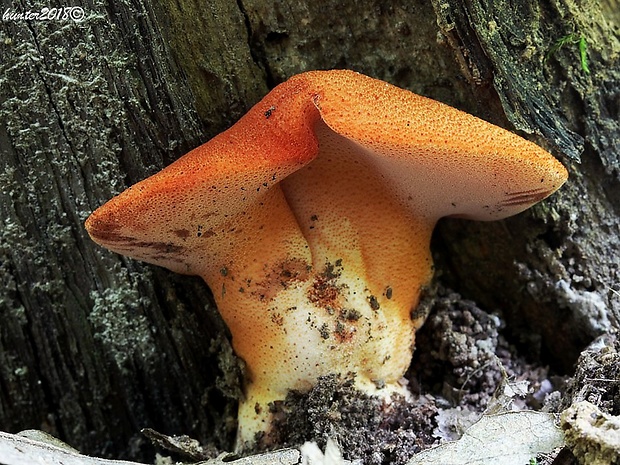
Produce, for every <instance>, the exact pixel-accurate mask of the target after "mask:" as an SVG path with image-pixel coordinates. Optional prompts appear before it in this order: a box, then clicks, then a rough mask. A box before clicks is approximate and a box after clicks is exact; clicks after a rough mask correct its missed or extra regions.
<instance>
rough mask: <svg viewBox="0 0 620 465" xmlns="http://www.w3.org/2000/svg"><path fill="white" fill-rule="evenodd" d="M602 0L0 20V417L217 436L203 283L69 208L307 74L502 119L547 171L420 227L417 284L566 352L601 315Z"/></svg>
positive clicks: (165, 10)
mask: <svg viewBox="0 0 620 465" xmlns="http://www.w3.org/2000/svg"><path fill="white" fill-rule="evenodd" d="M615 3H616V2H615V1H613V0H608V1H604V0H601V1H600V2H599V3H597V2H590V1H583V2H580V1H575V0H561V1H550V0H549V1H540V2H537V1H523V2H518V4H517V3H515V2H507V1H506V2H504V1H502V2H490V1H483V0H476V1H472V2H467V3H463V2H459V1H456V0H455V1H452V0H446V1H443V0H442V1H439V0H436V1H435V0H433V1H425V0H418V1H416V2H410V1H405V0H392V1H388V2H386V1H379V0H377V1H361V0H360V1H357V0H348V1H345V2H342V1H335V0H328V1H324V2H300V1H295V0H291V1H288V2H279V1H275V0H274V1H264V0H252V1H249V0H241V1H238V2H230V1H226V0H213V1H209V2H192V1H190V2H151V1H149V0H128V1H126V2H120V1H113V0H93V1H83V0H82V1H75V2H72V3H71V6H80V7H82V8H83V10H84V13H85V16H84V19H83V20H82V21H79V22H74V21H71V20H65V21H61V20H48V21H23V20H18V19H15V20H10V19H9V20H7V21H1V22H0V156H1V158H0V216H1V218H2V222H3V229H2V232H1V235H0V321H1V324H0V430H5V431H9V432H16V431H19V430H21V429H24V428H38V429H44V430H48V431H50V432H51V433H52V434H54V435H55V436H58V437H60V438H61V439H63V440H65V441H67V442H68V443H70V444H71V445H72V446H74V447H77V448H79V449H80V450H81V451H83V452H86V453H92V454H97V455H103V456H106V455H112V456H114V457H118V458H132V459H145V458H147V459H148V457H150V455H149V450H148V446H147V444H146V441H145V440H144V439H143V438H142V436H141V435H140V433H139V431H140V429H141V428H144V427H152V428H154V429H156V430H160V431H162V432H164V433H167V434H188V435H190V436H194V437H196V438H198V439H201V440H204V441H210V442H212V443H213V444H214V445H216V446H218V447H230V445H231V438H232V434H233V432H234V412H235V401H234V396H235V395H236V389H238V384H236V383H237V378H238V373H239V371H238V368H237V367H236V365H235V363H234V362H233V361H231V360H232V358H231V356H230V347H229V345H228V344H227V343H226V340H225V339H224V338H222V337H221V336H222V335H224V334H225V333H226V331H225V328H224V325H223V324H222V322H221V320H220V319H219V318H218V316H217V313H216V311H215V309H214V308H213V306H212V304H211V301H210V297H209V291H208V290H207V289H206V287H205V286H204V284H203V283H202V282H201V281H200V280H198V279H194V278H187V277H182V276H176V275H173V274H172V273H169V272H167V271H165V270H161V269H157V268H154V267H150V266H147V265H144V264H141V263H137V262H134V261H131V260H128V259H124V258H122V257H119V256H117V255H114V254H112V253H109V252H106V251H105V250H102V249H100V248H98V247H96V246H95V245H94V244H93V243H92V242H91V241H90V240H89V239H88V237H87V235H86V233H85V231H84V229H83V222H84V220H85V218H86V217H87V216H88V214H89V213H90V212H91V211H92V210H93V209H94V208H96V207H97V206H99V205H100V204H101V203H103V202H104V201H105V200H107V199H108V198H110V197H111V196H112V195H114V194H116V193H118V192H120V191H122V190H123V189H124V188H125V187H127V186H128V185H131V184H132V183H134V182H136V181H138V180H140V179H143V178H144V177H146V176H148V175H150V174H152V173H154V172H156V171H157V170H159V169H160V168H162V167H163V166H165V165H167V164H168V163H170V162H171V161H172V160H174V159H176V158H177V157H179V156H181V155H182V154H183V153H185V152H187V151H188V150H189V149H191V148H193V147H195V146H197V145H198V144H200V143H201V142H204V141H205V140H207V139H209V138H210V137H211V136H213V135H215V134H216V133H218V132H220V131H221V130H223V129H225V128H226V127H228V126H229V125H230V124H232V123H233V122H234V121H235V120H236V119H237V118H238V117H239V116H241V115H242V114H243V113H244V112H245V111H246V110H247V109H248V108H249V107H250V106H251V105H252V104H254V103H255V102H256V101H258V100H259V99H260V98H261V97H262V96H263V95H264V94H265V93H266V92H267V90H268V89H269V88H270V87H272V86H273V85H275V84H277V83H278V82H280V81H282V80H283V79H285V78H287V77H288V76H290V75H292V74H296V73H299V72H302V71H306V70H310V69H328V68H340V67H346V68H351V69H355V70H357V71H360V72H364V73H366V74H369V75H371V76H374V77H377V78H381V79H384V80H387V81H390V82H392V83H394V84H396V85H399V86H401V87H406V88H409V89H411V90H413V91H415V92H418V93H420V94H423V95H427V96H429V97H433V98H436V99H439V100H442V101H444V102H446V103H449V104H452V105H454V106H457V107H459V108H462V109H464V110H466V111H470V112H472V113H474V114H477V115H479V116H481V117H483V118H484V119H487V120H489V121H491V122H494V123H498V124H500V125H504V126H507V127H509V128H515V127H516V128H517V129H519V130H522V131H524V132H526V133H532V137H533V138H534V139H535V140H536V141H537V142H539V143H541V144H543V145H545V146H547V147H549V148H550V149H551V150H552V151H553V153H554V154H556V155H557V156H558V157H559V158H560V159H561V160H562V161H563V162H565V163H566V164H567V165H568V166H569V169H570V172H571V179H570V181H569V183H568V184H567V185H566V186H565V187H564V188H563V189H562V190H561V191H560V192H559V193H558V194H557V195H555V196H554V197H553V198H551V199H550V200H549V201H547V202H545V203H544V205H541V206H538V207H536V208H535V209H534V210H533V211H531V212H528V213H526V214H524V215H521V216H519V217H518V218H514V219H509V220H507V221H504V222H500V223H489V224H482V223H467V222H462V221H459V222H457V221H455V220H451V221H445V222H443V223H442V224H441V225H440V228H439V231H438V234H437V235H436V238H435V243H434V247H435V249H434V250H435V257H436V261H437V269H438V270H439V272H440V274H441V276H440V277H439V279H441V280H442V281H443V282H444V283H445V284H446V285H449V286H451V287H452V288H454V289H456V290H458V291H459V292H461V293H462V294H463V295H464V296H465V297H467V298H469V299H472V300H476V301H477V302H479V303H480V304H481V305H482V306H485V307H486V308H488V309H489V310H493V309H501V310H502V311H504V312H505V314H506V315H507V319H508V321H509V325H510V328H511V332H512V333H513V336H514V337H515V340H516V341H521V342H522V343H523V344H524V347H527V348H528V349H529V350H530V351H531V355H532V356H535V357H536V356H537V357H542V358H543V360H545V361H546V362H548V363H550V364H551V366H552V367H555V368H557V369H563V370H566V369H569V368H570V366H571V364H572V363H573V362H574V360H575V358H576V355H577V354H578V352H579V350H580V349H581V348H582V347H583V345H584V344H586V343H587V342H588V341H589V340H591V339H592V338H593V337H594V336H595V335H597V334H599V333H601V332H604V331H608V330H610V329H611V328H612V327H617V326H618V315H619V312H620V297H619V296H618V294H617V291H618V290H619V289H620V285H619V283H620V270H619V268H620V266H619V265H620V263H619V258H618V253H617V251H618V250H620V239H619V238H620V231H619V225H618V215H619V214H620V211H619V208H620V181H619V179H620V167H619V157H620V146H619V144H620V142H619V141H620V127H619V121H620V118H619V115H618V112H619V108H620V102H619V95H620V84H619V82H620V65H619V58H618V55H619V53H620V44H619V42H618V26H619V24H620V19H619V16H618V15H619V14H620V13H619V10H618V9H617V5H615ZM46 6H50V5H48V4H47V3H46V2H39V1H29V0H26V1H24V2H20V3H19V6H16V7H14V8H13V7H11V9H12V10H13V11H15V12H18V13H19V12H23V11H27V10H30V11H40V10H41V8H42V7H46ZM0 13H4V11H2V12H0ZM571 33H578V34H582V35H583V36H584V37H585V38H586V40H587V43H588V57H589V67H590V71H591V72H590V74H586V73H584V72H583V70H582V69H581V66H580V61H579V52H578V49H577V45H575V44H570V45H566V46H564V47H563V48H561V49H560V50H558V51H557V52H556V53H554V54H553V55H552V56H551V57H549V59H548V60H546V61H545V60H544V58H545V56H546V55H547V54H548V51H549V50H550V48H551V47H552V46H553V44H554V43H556V41H557V40H559V39H560V38H562V37H565V36H567V35H568V34H571ZM578 158H581V163H580V164H578V163H577V162H576V160H577V159H578ZM614 291H615V292H614Z"/></svg>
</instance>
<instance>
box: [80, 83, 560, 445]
mask: <svg viewBox="0 0 620 465" xmlns="http://www.w3.org/2000/svg"><path fill="white" fill-rule="evenodd" d="M566 179H567V172H566V170H565V169H564V167H563V166H562V165H561V164H560V163H559V162H558V161H557V160H555V159H554V158H553V157H552V156H551V155H549V154H548V153H547V152H545V151H544V150H543V149H541V148H539V147H538V146H536V145H535V144H533V143H531V142H528V141H526V140H524V139H522V138H520V137H518V136H516V135H514V134H512V133H510V132H508V131H505V130H503V129H501V128H498V127H496V126H493V125H491V124H489V123H486V122H484V121H482V120H480V119H477V118H475V117H473V116H471V115H468V114H466V113H463V112H460V111H458V110H456V109H453V108H451V107H448V106H446V105H443V104H441V103H438V102H435V101H433V100H429V99H426V98H424V97H420V96H418V95H415V94H413V93H411V92H408V91H406V90H402V89H399V88H396V87H394V86H392V85H389V84H387V83H385V82H381V81H377V80H375V79H372V78H369V77H366V76H363V75H360V74H357V73H354V72H351V71H317V72H309V73H304V74H300V75H297V76H295V77H293V78H291V79H290V80H289V81H287V82H285V83H283V84H281V85H279V86H278V87H276V88H275V89H274V90H273V91H272V92H270V93H269V94H268V95H267V96H266V97H265V98H264V99H263V100H262V101H261V102H259V103H258V104H257V105H256V106H255V107H254V108H252V109H251V110H250V111H249V112H248V113H247V114H246V115H245V116H244V117H243V118H242V119H241V120H240V121H239V122H238V123H237V124H235V125H234V126H233V127H232V128H230V129H229V130H228V131H225V132H224V133H222V134H220V135H219V136H217V137H215V138H214V139H212V140H211V141H209V142H208V143H206V144H204V145H202V146H201V147H198V148H197V149H195V150H193V151H191V152H190V153H188V154H187V155H185V156H183V157H182V158H180V159H179V160H177V161H176V162H175V163H173V164H172V165H170V166H169V167H167V168H166V169H164V170H162V171H161V172H160V173H158V174H156V175H154V176H152V177H150V178H148V179H146V180H144V181H142V182H140V183H138V184H136V185H135V186H133V187H131V188H129V189H127V190H126V191H125V192H123V193H122V194H120V195H119V196H117V197H115V198H114V199H112V200H110V201H109V202H108V203H106V204H105V205H104V206H102V207H100V208H99V209H97V210H96V211H95V212H94V213H93V214H92V215H91V216H90V218H88V220H87V222H86V228H87V229H88V232H89V233H90V235H91V237H92V238H93V240H95V241H96V242H98V243H99V244H101V245H103V246H105V247H107V248H109V249H111V250H113V251H116V252H118V253H121V254H124V255H128V256H130V257H134V258H137V259H141V260H145V261H148V262H150V263H155V264H158V265H161V266H165V267H168V268H170V269H172V270H174V271H177V272H180V273H187V274H197V275H200V276H202V277H203V278H204V279H205V281H206V282H207V283H208V284H209V286H210V287H211V289H212V290H213V293H214V297H215V300H216V302H217V304H218V308H219V310H220V312H221V313H222V316H223V318H224V320H225V321H226V323H227V324H228V326H229V327H230V330H231V333H232V335H233V346H234V348H235V351H236V352H237V354H238V355H239V356H240V357H242V358H243V359H244V360H245V362H246V364H247V367H248V380H247V385H246V398H245V400H244V401H243V402H242V403H241V406H240V414H239V428H240V429H239V441H240V443H241V444H242V443H243V442H244V441H252V438H253V435H254V433H256V432H258V431H267V430H268V429H269V413H268V403H269V402H272V401H276V400H280V399H283V398H284V397H285V396H286V393H287V391H288V390H289V389H306V388H308V387H310V386H311V385H312V384H313V383H314V382H315V380H316V379H317V377H318V376H321V375H326V374H330V373H340V374H344V375H346V374H348V373H350V372H351V373H355V374H356V382H357V384H358V386H359V387H360V389H364V390H366V391H368V392H375V391H376V392H377V393H379V394H381V392H383V393H385V395H389V393H391V392H403V388H402V387H400V386H399V384H398V381H399V379H400V378H401V377H402V375H403V373H404V372H405V370H406V369H407V366H408V364H409V361H410V358H411V353H412V350H413V345H414V333H415V330H416V329H417V328H418V327H419V325H420V324H421V323H422V322H421V321H415V322H414V321H412V319H411V311H412V310H413V309H414V308H415V306H416V305H417V301H418V296H419V292H420V289H421V287H423V286H424V285H426V284H427V283H428V280H429V279H430V277H431V268H432V263H431V256H430V251H429V243H430V236H431V233H432V230H433V228H434V226H435V223H436V222H437V220H438V219H439V218H440V217H443V216H460V217H466V218H471V219H477V220H494V219H501V218H505V217H507V216H510V215H514V214H516V213H519V212H520V211H523V210H524V209H526V208H528V207H529V206H531V205H532V204H534V203H536V202H538V201H540V200H542V199H543V198H545V197H547V196H548V195H550V194H551V193H552V192H554V191H555V190H556V189H558V188H559V187H560V186H561V185H562V184H563V183H564V182H565V181H566Z"/></svg>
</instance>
